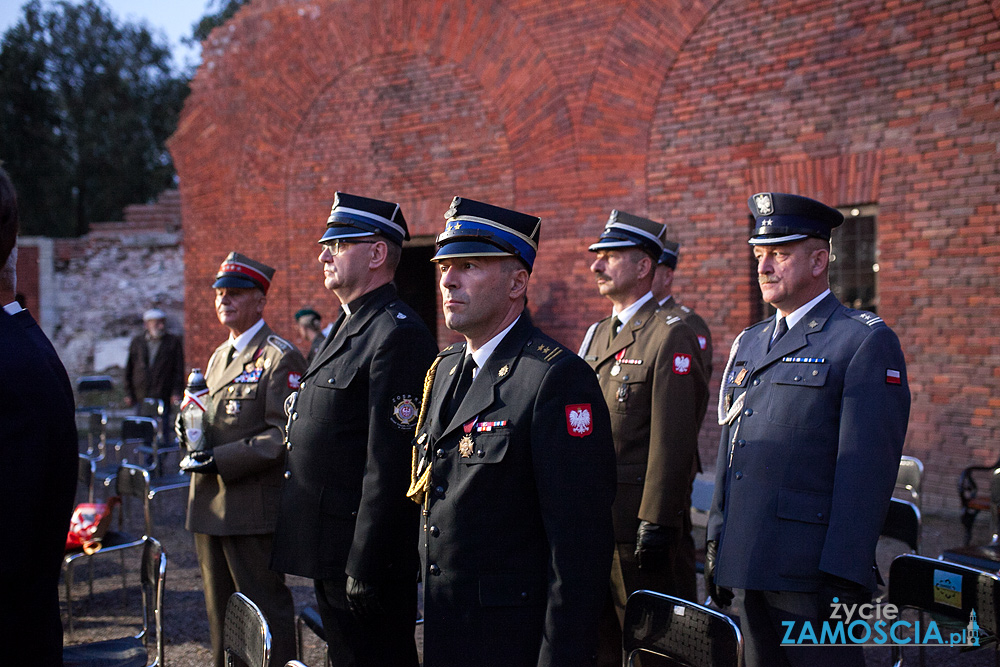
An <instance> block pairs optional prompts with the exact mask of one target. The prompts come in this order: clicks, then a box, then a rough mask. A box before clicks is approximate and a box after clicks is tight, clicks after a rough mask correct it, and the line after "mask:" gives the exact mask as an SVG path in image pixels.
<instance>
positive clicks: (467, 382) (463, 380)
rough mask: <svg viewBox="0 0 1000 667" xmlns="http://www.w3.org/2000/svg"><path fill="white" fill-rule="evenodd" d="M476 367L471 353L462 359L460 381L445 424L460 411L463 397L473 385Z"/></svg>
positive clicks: (456, 385) (453, 394) (452, 396)
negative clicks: (473, 373)
mask: <svg viewBox="0 0 1000 667" xmlns="http://www.w3.org/2000/svg"><path fill="white" fill-rule="evenodd" d="M475 369H476V361H475V359H473V358H472V355H471V354H467V355H465V357H464V358H463V359H462V371H461V373H460V374H459V376H458V382H456V383H455V391H454V392H453V393H452V395H451V400H450V401H449V402H448V411H447V414H446V417H445V420H444V423H445V424H447V423H448V422H450V421H451V420H452V417H454V416H455V413H456V412H458V406H459V405H461V404H462V399H464V398H465V395H466V394H467V393H468V392H469V387H471V386H472V372H473V371H474V370H475Z"/></svg>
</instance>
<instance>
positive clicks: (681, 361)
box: [674, 353, 691, 375]
mask: <svg viewBox="0 0 1000 667" xmlns="http://www.w3.org/2000/svg"><path fill="white" fill-rule="evenodd" d="M690 372H691V355H690V354H680V353H678V354H675V355H674V373H676V374H677V375H687V374H688V373H690Z"/></svg>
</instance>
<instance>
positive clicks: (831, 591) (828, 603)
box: [816, 572, 872, 621]
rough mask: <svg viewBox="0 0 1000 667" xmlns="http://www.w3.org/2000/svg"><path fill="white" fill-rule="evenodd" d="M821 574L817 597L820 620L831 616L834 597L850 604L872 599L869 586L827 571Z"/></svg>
mask: <svg viewBox="0 0 1000 667" xmlns="http://www.w3.org/2000/svg"><path fill="white" fill-rule="evenodd" d="M820 574H821V575H822V576H823V579H822V580H821V581H820V584H819V590H818V591H817V599H816V613H817V616H818V618H819V620H820V621H824V620H827V619H829V618H830V613H831V612H832V611H833V606H832V605H833V599H834V598H837V602H840V603H843V604H846V605H848V606H850V605H853V604H867V603H869V602H871V601H872V592H871V591H870V590H868V587H867V586H862V585H861V584H859V583H858V582H856V581H851V580H850V579H844V578H843V577H838V576H837V575H834V574H829V573H827V572H821V573H820Z"/></svg>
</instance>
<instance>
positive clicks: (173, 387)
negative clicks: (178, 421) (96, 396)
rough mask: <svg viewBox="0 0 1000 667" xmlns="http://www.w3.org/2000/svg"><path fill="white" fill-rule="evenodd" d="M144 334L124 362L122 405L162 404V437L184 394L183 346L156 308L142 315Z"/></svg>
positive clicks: (165, 318) (139, 337) (166, 432)
mask: <svg viewBox="0 0 1000 667" xmlns="http://www.w3.org/2000/svg"><path fill="white" fill-rule="evenodd" d="M142 327H143V332H142V333H141V334H139V335H138V336H136V337H135V338H133V339H132V343H131V344H130V345H129V348H128V360H127V361H126V362H125V405H139V406H140V407H141V405H142V402H143V400H145V399H147V398H155V399H158V400H161V401H163V415H162V416H161V419H160V421H161V424H163V425H164V429H165V431H164V435H167V434H168V431H169V426H170V425H171V424H172V423H173V422H172V420H171V418H170V417H171V414H172V412H173V408H174V406H177V405H180V402H181V396H182V395H183V394H184V383H185V373H184V343H183V341H182V340H181V337H180V336H175V335H174V334H172V333H169V332H168V331H167V315H166V313H164V312H163V311H162V310H160V309H159V308H150V309H149V310H147V311H146V312H145V313H143V314H142Z"/></svg>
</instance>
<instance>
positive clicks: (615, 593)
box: [582, 211, 708, 665]
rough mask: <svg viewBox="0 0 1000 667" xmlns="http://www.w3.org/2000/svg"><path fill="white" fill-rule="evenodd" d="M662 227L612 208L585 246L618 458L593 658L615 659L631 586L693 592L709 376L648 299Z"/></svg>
mask: <svg viewBox="0 0 1000 667" xmlns="http://www.w3.org/2000/svg"><path fill="white" fill-rule="evenodd" d="M665 234H666V229H665V227H664V225H662V224H661V223H658V222H655V221H653V220H649V219H647V218H643V217H640V216H637V215H632V214H629V213H625V212H624V211H612V212H611V216H610V217H609V219H608V222H607V224H606V225H605V227H604V231H603V232H602V233H601V237H600V239H599V240H598V241H597V242H596V243H594V244H593V245H591V246H590V248H589V250H590V251H591V252H593V253H595V254H596V259H595V260H594V262H593V264H592V265H591V267H590V268H591V271H593V272H594V274H595V275H596V277H597V287H598V290H599V291H600V293H601V294H602V295H603V296H605V297H607V298H608V299H609V300H610V301H611V303H612V305H613V314H612V316H611V317H609V318H606V319H604V320H602V321H601V322H599V323H598V325H597V326H596V327H595V328H594V329H593V331H592V332H591V335H590V340H589V341H587V347H586V349H584V350H582V351H583V353H584V359H585V360H586V361H587V362H588V363H589V364H590V365H591V367H592V368H593V369H594V370H595V371H596V372H597V377H598V379H599V381H600V384H601V390H602V392H603V394H604V400H605V401H606V403H607V405H608V408H609V410H610V412H611V430H612V433H613V434H614V441H615V452H616V454H617V464H618V494H617V496H616V497H615V504H614V522H615V523H614V526H615V542H616V544H617V548H616V550H615V558H614V562H613V565H612V568H611V596H612V602H613V605H612V604H609V605H608V607H607V608H606V609H605V612H604V617H603V619H602V624H601V649H600V661H601V664H602V665H612V664H618V663H619V662H620V660H621V656H620V654H621V641H622V639H621V637H622V636H621V624H622V622H623V621H624V613H625V601H626V600H627V599H628V596H629V595H630V594H631V593H632V592H634V591H636V590H639V589H651V590H655V591H659V592H662V593H667V594H669V595H676V596H678V597H682V598H684V599H687V600H694V599H695V598H696V597H697V588H696V582H695V554H694V540H693V539H692V537H691V487H692V485H693V482H694V477H695V474H696V473H697V471H698V468H699V461H698V431H699V429H700V428H701V423H702V420H703V418H704V416H705V409H706V407H707V405H708V380H707V378H706V376H705V373H704V369H703V368H702V363H701V349H700V347H699V345H698V338H697V336H696V334H695V332H694V331H693V330H692V329H691V327H689V326H688V325H687V324H685V323H684V322H683V321H682V320H681V318H679V317H676V316H673V315H668V314H665V313H662V312H659V311H658V307H659V304H658V303H657V301H656V299H654V298H653V293H652V291H651V287H652V282H653V272H654V270H655V268H656V264H657V262H658V261H659V259H660V257H661V255H662V254H663V251H664V244H663V243H664V241H663V240H664V236H665Z"/></svg>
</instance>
